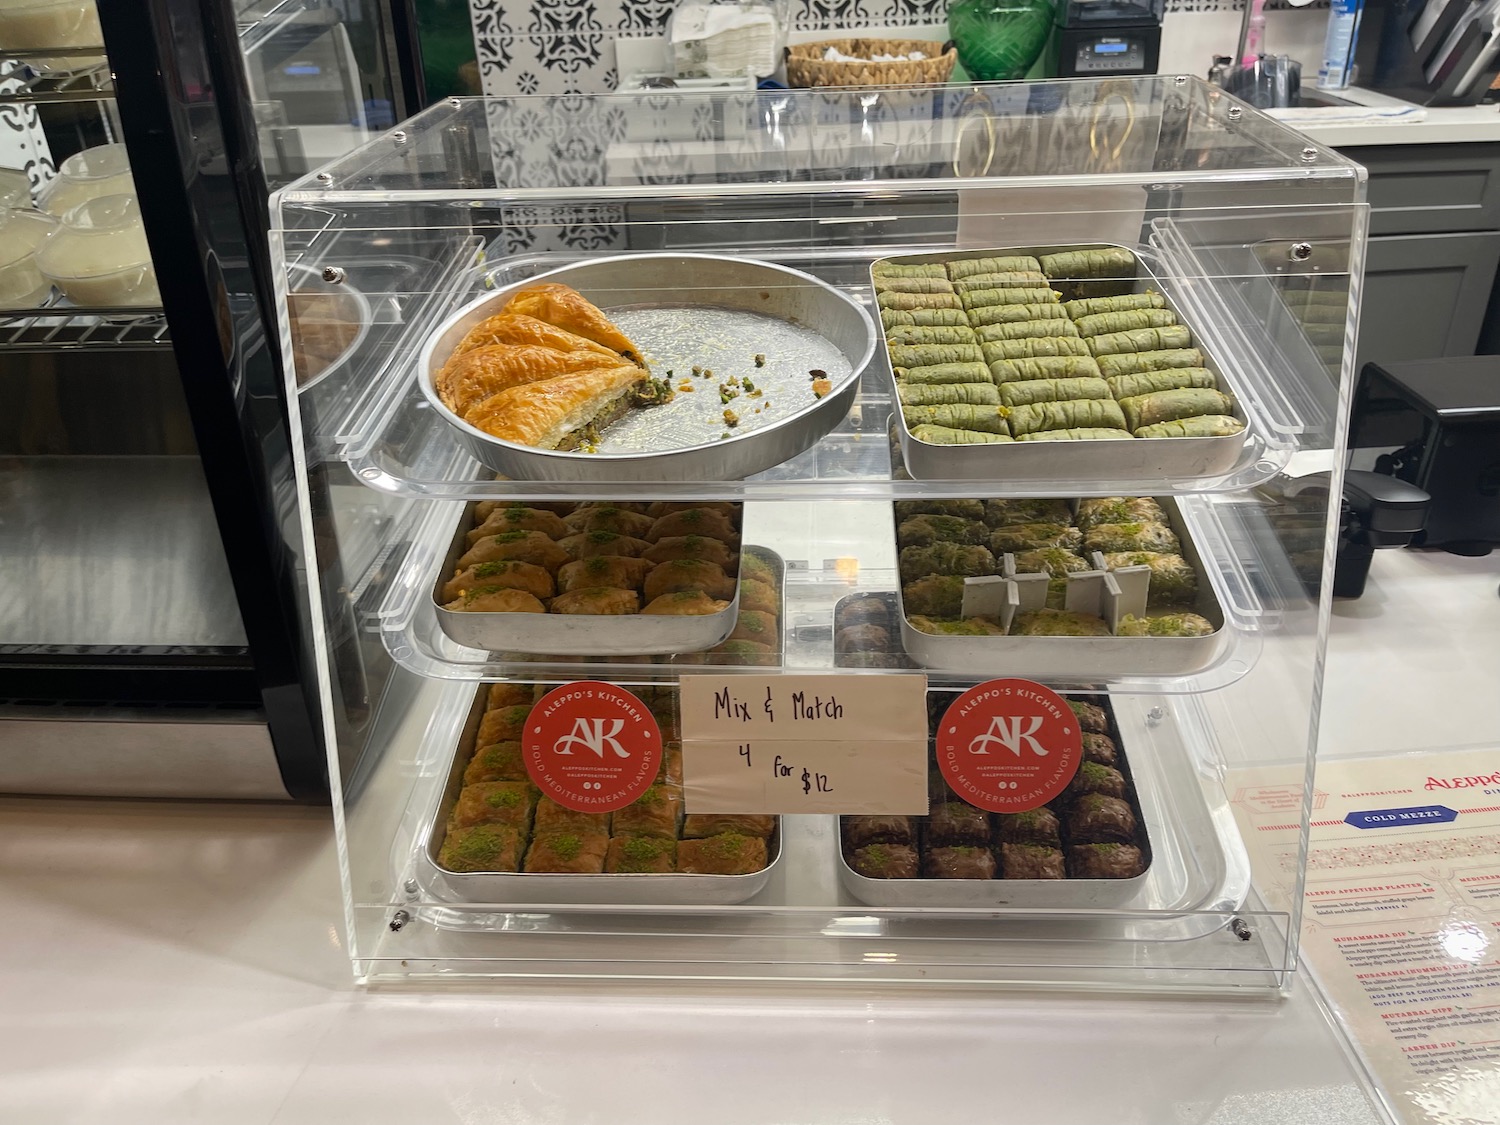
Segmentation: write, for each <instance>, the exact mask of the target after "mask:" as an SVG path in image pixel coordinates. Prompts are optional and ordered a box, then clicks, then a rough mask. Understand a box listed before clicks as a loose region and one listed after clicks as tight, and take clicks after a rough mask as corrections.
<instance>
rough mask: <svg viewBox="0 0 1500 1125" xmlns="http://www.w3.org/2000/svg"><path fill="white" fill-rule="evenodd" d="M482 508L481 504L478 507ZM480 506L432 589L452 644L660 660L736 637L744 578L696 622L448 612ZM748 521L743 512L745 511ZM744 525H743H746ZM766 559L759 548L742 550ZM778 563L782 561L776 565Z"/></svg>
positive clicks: (466, 519) (467, 516)
mask: <svg viewBox="0 0 1500 1125" xmlns="http://www.w3.org/2000/svg"><path fill="white" fill-rule="evenodd" d="M475 503H477V501H476V502H475ZM475 503H470V504H466V505H464V514H463V518H461V519H460V520H459V521H458V527H457V529H456V530H455V531H454V533H453V541H452V542H451V543H449V545H448V551H447V553H446V554H445V555H444V556H443V562H442V566H441V567H440V569H439V570H438V575H437V580H436V582H434V584H433V588H432V605H433V612H434V613H435V614H436V615H437V622H438V627H439V628H440V629H442V630H443V632H444V633H446V634H447V635H448V636H449V637H450V638H451V639H453V640H455V641H457V642H458V643H459V644H461V645H465V646H467V647H469V648H477V649H481V650H483V651H485V652H521V653H532V654H541V655H559V654H569V655H577V656H648V655H650V656H656V655H662V654H667V653H676V652H702V651H703V650H704V649H708V648H713V647H714V645H716V644H718V643H719V642H720V641H722V640H723V639H724V638H725V637H727V636H729V634H730V633H732V632H733V631H734V625H735V622H736V621H737V620H738V619H739V614H740V591H739V575H738V573H736V574H735V576H734V577H735V590H734V597H733V598H732V599H731V600H730V602H729V607H728V608H727V609H724V610H721V611H720V612H718V613H710V614H704V615H702V616H696V617H666V616H660V615H657V614H654V613H652V614H648V613H631V614H624V615H619V616H606V615H602V614H589V615H584V614H571V613H465V612H463V611H462V610H456V609H444V608H443V604H444V603H443V586H444V585H445V584H446V583H447V582H448V580H449V579H450V578H452V577H453V571H454V569H455V567H456V566H457V563H458V560H459V559H460V558H461V557H462V556H463V554H464V552H466V551H467V550H468V549H469V544H468V541H467V536H468V533H469V531H470V529H471V528H472V527H473V526H474V520H473V512H474V507H475ZM740 511H741V515H742V516H743V512H744V509H743V508H741V509H740ZM741 522H743V519H742V520H741ZM740 550H741V551H746V550H748V551H752V552H756V553H759V554H760V555H761V557H765V555H764V553H763V552H762V551H759V550H758V549H757V548H755V547H745V546H742V547H741V548H740ZM777 561H778V562H779V559H778V560H777Z"/></svg>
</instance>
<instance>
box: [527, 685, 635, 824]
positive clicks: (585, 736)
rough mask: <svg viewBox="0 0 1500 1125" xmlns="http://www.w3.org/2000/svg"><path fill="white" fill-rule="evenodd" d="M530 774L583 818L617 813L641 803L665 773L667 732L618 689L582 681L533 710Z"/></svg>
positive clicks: (546, 792)
mask: <svg viewBox="0 0 1500 1125" xmlns="http://www.w3.org/2000/svg"><path fill="white" fill-rule="evenodd" d="M523 745H524V746H525V754H526V772H527V773H529V774H530V775H531V780H532V781H534V782H536V785H537V788H538V789H540V790H541V791H542V793H543V794H544V795H545V796H548V797H551V798H552V799H553V800H554V801H556V802H557V803H558V804H559V805H562V806H563V807H564V808H568V809H573V810H575V811H577V812H601V813H602V812H613V811H614V810H615V809H623V808H624V807H625V806H626V805H628V804H630V803H631V802H632V801H635V800H636V799H638V798H639V797H640V796H641V794H643V793H644V792H645V791H646V790H647V789H649V788H650V787H651V783H652V782H653V781H655V780H656V773H657V771H658V770H659V769H660V768H661V728H660V727H658V726H657V725H656V717H655V716H654V715H652V714H651V711H650V709H649V708H648V707H647V706H646V705H645V704H644V703H642V702H641V701H640V700H639V699H637V698H636V697H635V696H634V695H632V694H631V693H630V692H628V691H626V690H625V689H624V688H622V687H616V686H615V685H614V684H605V683H600V682H599V681H597V680H580V681H578V682H577V683H573V684H564V685H563V686H562V687H560V688H554V689H553V690H552V691H549V692H548V693H547V694H546V695H544V696H543V697H542V700H541V702H540V703H538V704H537V705H536V706H535V707H533V708H532V709H531V715H530V716H529V717H528V718H527V720H526V735H525V740H524V742H523Z"/></svg>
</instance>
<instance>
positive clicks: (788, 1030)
mask: <svg viewBox="0 0 1500 1125" xmlns="http://www.w3.org/2000/svg"><path fill="white" fill-rule="evenodd" d="M1497 583H1500V556H1496V557H1495V558H1494V559H1479V560H1473V559H1454V558H1451V557H1449V556H1446V555H1440V554H1435V553H1416V552H1405V551H1383V552H1381V553H1379V554H1378V555H1377V556H1376V559H1375V566H1374V571H1373V575H1372V578H1371V583H1370V588H1369V591H1368V592H1367V593H1366V595H1365V597H1364V599H1362V600H1361V601H1358V602H1349V603H1342V604H1341V605H1340V606H1339V607H1338V608H1337V610H1336V614H1335V620H1336V625H1335V628H1336V632H1335V638H1334V642H1333V644H1332V651H1331V662H1330V675H1329V680H1328V700H1329V710H1328V712H1327V722H1328V724H1329V731H1330V737H1331V740H1332V743H1333V745H1331V746H1330V749H1332V750H1335V751H1338V752H1343V753H1355V752H1366V753H1367V752H1376V751H1384V750H1400V749H1410V748H1412V747H1414V746H1421V745H1434V744H1441V743H1450V744H1451V743H1460V742H1475V741H1479V740H1481V739H1495V738H1500V693H1497V692H1496V691H1495V688H1494V685H1495V684H1496V682H1497V681H1500V645H1497V643H1496V637H1497V636H1500V597H1497V596H1496V586H1497ZM1429 691H1432V692H1435V693H1442V694H1444V695H1446V697H1447V698H1450V699H1454V700H1457V701H1461V702H1462V703H1463V704H1464V705H1463V706H1461V707H1451V708H1429V707H1426V706H1422V707H1417V706H1413V701H1414V700H1421V699H1424V698H1431V696H1427V695H1426V693H1427V692H1429ZM1445 716H1446V717H1447V719H1448V724H1447V725H1446V726H1437V725H1434V724H1436V723H1439V722H1441V720H1442V719H1443V718H1444V717H1445ZM0 894H3V897H4V901H5V902H6V904H7V906H8V908H9V909H8V917H9V925H8V927H7V933H6V943H5V945H6V952H7V956H6V957H5V959H4V962H3V965H0V1012H3V1018H0V1089H3V1091H4V1094H3V1097H0V1122H4V1123H10V1122H16V1123H18V1125H19V1123H25V1125H37V1123H41V1122H46V1123H47V1125H66V1123H73V1122H90V1123H92V1122H105V1121H107V1122H109V1123H110V1125H132V1123H135V1122H141V1123H147V1122H149V1123H150V1125H173V1123H177V1122H184V1123H186V1122H192V1123H194V1125H198V1123H205V1122H212V1123H213V1125H266V1123H272V1122H275V1123H279V1125H300V1123H304V1122H306V1123H314V1122H315V1123H317V1125H327V1123H329V1122H339V1121H345V1120H349V1121H354V1120H365V1119H368V1118H370V1117H371V1116H372V1115H378V1116H379V1119H380V1120H382V1121H389V1120H397V1121H411V1122H420V1123H421V1125H436V1123H441V1122H450V1121H451V1122H464V1123H478V1122H485V1123H488V1122H505V1123H540V1122H548V1123H553V1122H555V1123H560V1125H561V1123H565V1125H583V1123H588V1122H600V1123H608V1125H626V1123H629V1122H634V1121H648V1120H649V1121H651V1122H653V1123H655V1125H672V1123H675V1122H693V1123H694V1125H702V1123H703V1122H709V1123H710V1125H734V1123H738V1122H762V1121H765V1122H771V1121H796V1122H799V1123H800V1122H841V1123H842V1122H849V1123H853V1122H861V1123H863V1122H882V1123H905V1122H927V1121H933V1122H938V1121H941V1122H954V1121H959V1122H968V1121H980V1120H988V1119H992V1118H994V1117H995V1115H996V1109H997V1107H1003V1110H1004V1112H1003V1117H1004V1119H1005V1120H1009V1121H1027V1122H1079V1123H1089V1125H1095V1123H1097V1122H1100V1121H1104V1120H1110V1121H1118V1122H1124V1123H1128V1122H1141V1123H1148V1125H1159V1123H1171V1125H1230V1123H1239V1122H1244V1121H1255V1122H1257V1123H1258V1125H1275V1123H1287V1125H1291V1123H1296V1125H1306V1123H1307V1122H1310V1121H1317V1122H1319V1123H1320V1125H1370V1123H1372V1122H1376V1121H1378V1120H1380V1118H1378V1117H1377V1116H1376V1114H1375V1113H1374V1111H1373V1110H1372V1109H1371V1108H1370V1106H1369V1104H1368V1103H1367V1101H1366V1098H1365V1095H1364V1094H1363V1092H1362V1090H1361V1088H1360V1086H1359V1084H1358V1080H1357V1078H1356V1070H1355V1068H1354V1066H1353V1064H1352V1063H1351V1062H1350V1059H1349V1056H1348V1055H1347V1053H1346V1051H1345V1048H1344V1046H1343V1044H1342V1041H1341V1039H1340V1037H1339V1036H1338V1034H1337V1033H1336V1032H1335V1031H1333V1030H1332V1029H1331V1028H1330V1027H1329V1026H1328V1024H1327V1023H1326V1021H1325V1017H1324V1014H1323V1011H1322V1009H1321V1008H1320V1006H1319V1005H1318V1003H1317V1002H1316V999H1315V997H1314V996H1313V994H1312V992H1311V990H1310V989H1309V988H1307V987H1303V986H1301V984H1299V987H1298V988H1297V990H1296V991H1295V993H1294V994H1293V995H1292V997H1291V998H1290V999H1288V1000H1287V1001H1285V1002H1284V1003H1281V1004H1274V1003H1262V1002H1245V1003H1242V1004H1234V1003H1227V1002H1208V1001H1185V1000H1165V999H1126V998H1120V999H1114V998H1109V997H1090V996H1080V997H1070V996H1055V995H1047V996H1038V995H1029V994H1016V993H983V992H979V993H970V994H966V995H963V994H959V993H944V994H921V993H912V992H907V993H898V992H882V993H870V992H864V991H853V990H819V989H816V988H809V987H806V986H798V987H796V988H794V989H793V988H787V989H754V990H750V989H745V990H739V991H720V992H711V991H706V990H704V989H701V988H698V987H691V988H689V987H685V986H668V985H658V986H651V985H641V986H635V987H621V986H613V985H602V984H599V985H589V984H581V985H571V986H565V985H558V986H547V985H535V986H528V987H521V988H517V987H508V988H501V987H498V986H497V987H492V988H491V987H483V986H479V985H473V984H464V985H455V986H453V987H449V988H444V989H436V990H431V991H415V990H405V989H390V988H386V989H372V990H369V991H357V990H355V989H354V988H353V987H352V986H351V985H350V983H349V980H350V977H349V966H348V962H347V960H346V958H345V955H344V952H343V950H342V948H341V937H340V917H339V913H340V912H339V907H338V887H337V880H336V873H335V861H334V855H333V849H332V841H331V834H330V830H329V823H328V813H327V811H326V810H318V809H300V808H283V807H275V806H255V805H231V804H224V805H212V804H166V803H145V802H143V803H127V802H87V801H74V800H27V799H21V798H6V799H0Z"/></svg>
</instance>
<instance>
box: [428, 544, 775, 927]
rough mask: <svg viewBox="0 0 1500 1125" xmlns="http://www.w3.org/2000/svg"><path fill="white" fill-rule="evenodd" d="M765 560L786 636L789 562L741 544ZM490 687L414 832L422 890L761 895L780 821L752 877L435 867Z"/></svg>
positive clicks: (688, 902) (671, 898)
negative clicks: (773, 576) (773, 578)
mask: <svg viewBox="0 0 1500 1125" xmlns="http://www.w3.org/2000/svg"><path fill="white" fill-rule="evenodd" d="M744 550H748V551H752V552H754V553H755V555H756V556H757V557H759V558H762V559H764V560H765V561H766V562H768V563H770V564H771V565H772V566H773V567H774V568H775V569H776V573H777V576H778V582H777V593H778V595H779V597H780V600H781V605H780V612H779V613H778V615H777V621H778V624H779V626H780V628H781V636H782V638H783V643H784V638H785V637H786V564H785V562H784V561H783V560H782V558H781V556H780V555H778V554H776V553H775V552H774V551H771V550H769V549H767V548H765V547H746V548H744ZM488 695H489V685H488V684H481V685H479V689H478V691H477V692H476V693H475V696H474V703H473V705H472V706H471V707H470V708H469V713H468V715H467V716H466V718H465V719H464V725H463V729H462V732H461V733H460V734H459V737H458V739H457V741H456V743H455V745H454V749H453V759H452V761H451V762H450V763H449V766H448V777H447V780H446V782H445V783H444V785H443V787H442V788H441V789H439V790H438V791H437V798H436V800H435V801H434V802H433V806H432V809H431V811H430V813H429V814H428V815H427V817H426V819H425V821H424V823H423V826H422V828H421V830H420V831H419V833H418V834H417V839H418V841H419V844H420V846H419V849H418V852H417V858H416V875H417V881H418V882H419V884H420V885H421V886H422V888H423V890H424V891H426V892H427V893H428V894H430V895H432V896H433V897H434V898H435V899H438V900H440V901H443V902H475V903H494V904H497V905H503V904H512V903H525V904H527V905H566V904H575V903H576V904H593V905H626V906H632V905H635V906H729V905H733V904H734V903H738V902H744V901H745V900H746V899H750V898H754V897H755V896H756V895H757V894H759V893H760V892H761V891H762V890H763V889H764V888H765V886H766V884H767V883H768V882H770V880H771V875H772V873H773V872H774V871H775V870H776V868H777V867H778V866H779V865H780V863H781V861H782V859H783V857H784V856H785V854H786V851H785V849H784V848H783V847H782V835H783V834H782V822H781V818H780V817H778V818H777V822H776V831H775V832H773V833H772V834H771V839H770V840H769V841H768V845H767V863H766V866H765V867H764V868H762V869H761V870H760V871H757V872H754V873H753V874H750V875H683V874H670V875H667V874H651V873H628V874H613V875H603V874H601V875H570V874H556V875H540V874H537V875H532V874H527V873H525V872H458V871H449V870H448V869H447V868H445V867H442V866H440V865H439V864H438V858H437V857H438V852H439V850H440V849H441V848H442V846H443V837H444V835H445V833H446V831H447V824H446V815H447V812H448V810H449V809H450V808H452V807H453V803H454V801H455V800H457V798H458V793H459V790H461V789H462V788H463V775H464V768H465V767H466V766H467V765H468V761H469V758H470V756H471V754H472V752H473V750H474V738H475V736H476V735H477V734H478V732H479V722H480V719H482V718H483V716H484V711H485V703H486V702H487V697H488Z"/></svg>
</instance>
